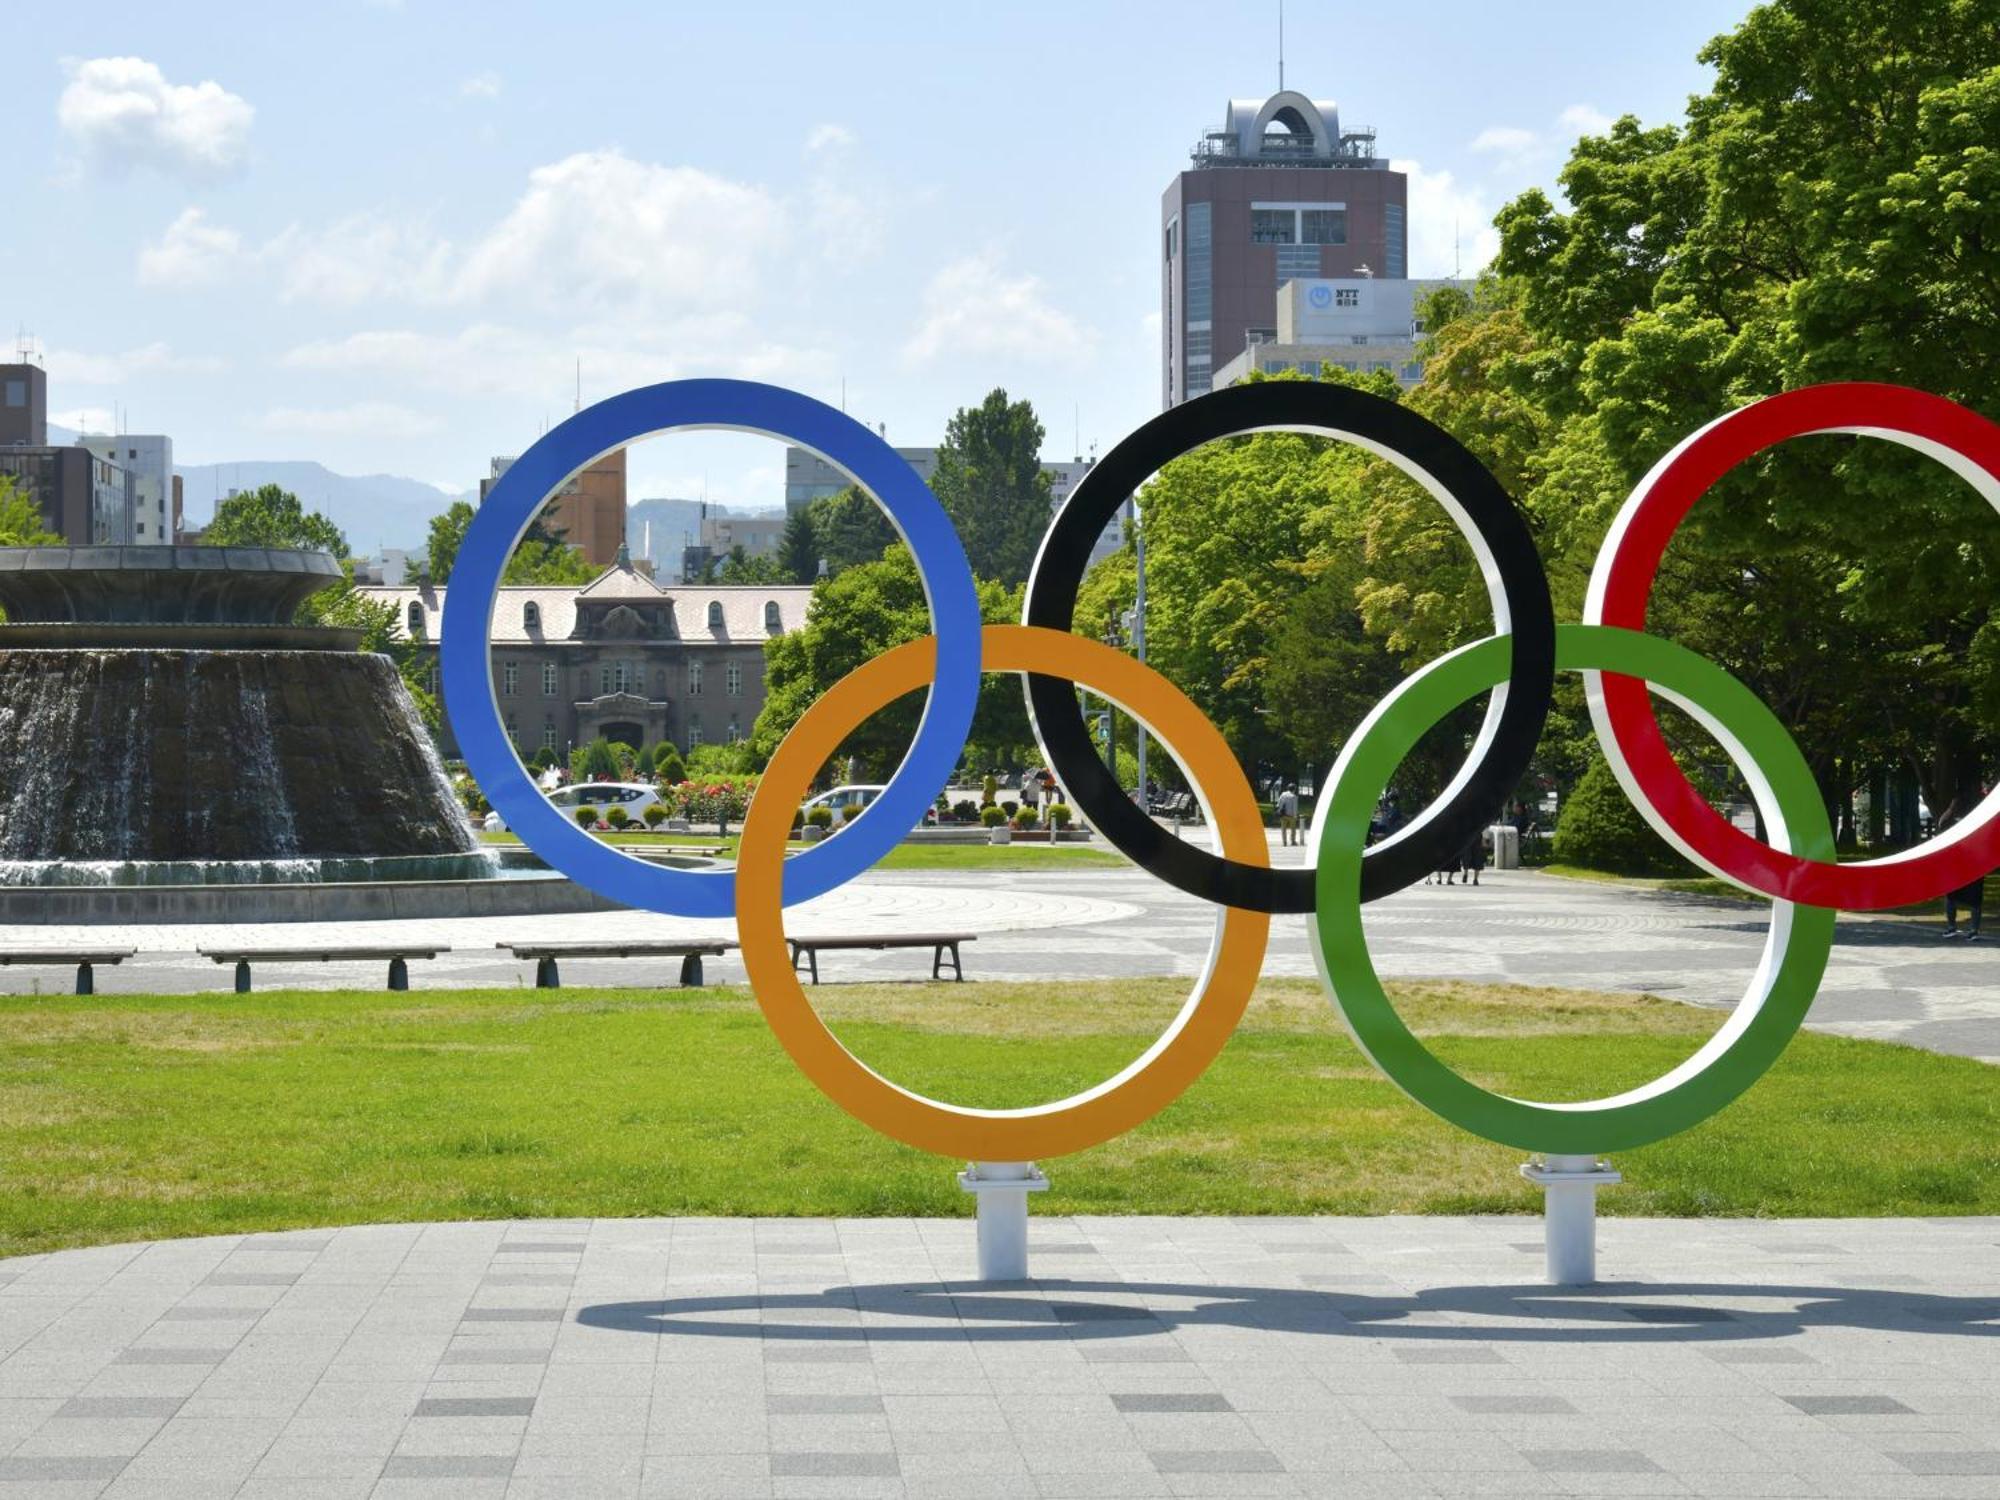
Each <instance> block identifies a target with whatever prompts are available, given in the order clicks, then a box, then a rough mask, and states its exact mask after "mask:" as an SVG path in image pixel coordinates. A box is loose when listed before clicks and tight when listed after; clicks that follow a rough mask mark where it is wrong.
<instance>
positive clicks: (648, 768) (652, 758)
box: [632, 745, 659, 781]
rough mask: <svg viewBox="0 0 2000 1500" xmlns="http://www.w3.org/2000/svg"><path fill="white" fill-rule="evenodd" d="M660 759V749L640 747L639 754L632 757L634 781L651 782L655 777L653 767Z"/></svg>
mask: <svg viewBox="0 0 2000 1500" xmlns="http://www.w3.org/2000/svg"><path fill="white" fill-rule="evenodd" d="M658 758H659V750H658V747H656V746H653V745H641V746H640V747H639V753H638V754H637V755H635V756H633V757H632V779H633V780H634V781H649V780H651V779H652V776H653V767H654V765H655V763H656V762H657V760H658Z"/></svg>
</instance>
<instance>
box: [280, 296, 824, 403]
mask: <svg viewBox="0 0 2000 1500" xmlns="http://www.w3.org/2000/svg"><path fill="white" fill-rule="evenodd" d="M279 363H280V364H281V365H283V366H285V367H286V368H288V369H295V370H319V371H325V372H329V373H335V374H347V375H365V376H368V377H370V378H372V379H377V380H380V379H388V380H393V381H397V382H399V383H402V384H405V385H409V386H411V387H414V388H417V389H422V390H430V391H437V392H441V393H444V394H448V395H467V394H470V395H476V396H506V397H510V398H518V399H524V400H531V401H551V400H560V401H562V402H563V403H564V404H565V405H567V403H568V400H569V398H570V393H571V392H572V391H573V390H574V389H575V384H574V382H575V380H576V375H577V367H578V365H579V363H580V364H581V366H582V374H583V385H584V395H585V397H586V399H588V398H589V397H590V393H591V392H593V391H596V392H599V393H602V392H606V391H618V390H627V389H630V388H631V387H633V386H639V385H651V384H653V383H655V382H657V381H662V380H675V379H681V378H684V377H688V376H694V375H734V376H738V377H740V378H743V379H746V380H777V381H782V382H784V383H785V384H788V385H799V384H804V383H807V382H809V381H811V380H814V379H823V378H825V377H826V375H827V373H828V372H829V370H830V368H831V365H832V361H831V360H830V359H828V358H827V356H825V355H824V354H821V353H819V352H818V351H814V350H807V349H799V348H794V347H791V346H788V345H784V344H772V343H765V342H760V341H759V340H758V339H757V336H756V330H755V328H754V327H753V326H752V325H751V323H750V321H749V320H748V319H747V318H744V317H741V316H738V315H736V314H730V313H717V314H700V315H693V316H688V317H683V318H676V319H671V320H668V321H665V322H659V323H649V324H646V325H643V326H631V327H626V328H621V329H611V328H606V329H597V330H572V331H571V333H570V334H568V335H563V334H560V333H547V334H543V333H531V332H528V331H525V330H522V329H519V328H513V327H507V326H504V325H501V324H497V323H475V324H473V325H471V326H470V327H467V328H465V329H462V330H460V331H459V332H458V333H455V334H435V333H420V332H417V331H415V330H413V329H403V328H386V329H372V330H369V331H367V332H364V333H355V334H349V335H348V336H347V337H345V338H339V339H325V340H320V341H318V342H315V343H309V344H302V345H300V346H298V347H297V348H295V349H292V350H290V351H288V352H287V353H286V354H285V355H284V356H283V357H282V358H281V359H280V361H279Z"/></svg>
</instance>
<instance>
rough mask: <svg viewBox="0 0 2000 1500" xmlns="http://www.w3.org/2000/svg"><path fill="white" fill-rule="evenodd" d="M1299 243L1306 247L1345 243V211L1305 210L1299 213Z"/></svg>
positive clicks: (1337, 209)
mask: <svg viewBox="0 0 2000 1500" xmlns="http://www.w3.org/2000/svg"><path fill="white" fill-rule="evenodd" d="M1299 241H1300V243H1301V244H1306V245H1344V244H1346V243H1347V210H1346V209H1344V208H1306V209H1301V210H1300V211H1299Z"/></svg>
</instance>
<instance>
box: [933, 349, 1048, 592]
mask: <svg viewBox="0 0 2000 1500" xmlns="http://www.w3.org/2000/svg"><path fill="white" fill-rule="evenodd" d="M1045 435H1046V434H1045V433H1044V431H1043V428H1042V424H1041V422H1040V420H1038V419H1037V418H1036V416H1035V409H1034V407H1033V406H1031V405H1030V404H1029V403H1028V402H1026V401H1011V402H1010V401H1009V400H1008V399H1007V393H1006V392H1005V391H1004V390H998V389H996V390H993V391H991V392H989V393H988V394H987V397H986V399H985V400H984V401H982V402H981V403H980V404H979V405H977V406H968V407H961V408H960V409H959V410H958V411H957V412H956V413H954V414H953V416H952V419H951V420H950V421H949V422H948V423H946V424H945V434H944V445H943V446H942V447H940V448H939V449H938V456H937V472H936V473H935V474H934V475H933V476H932V478H931V489H932V490H933V491H934V492H935V493H936V495H937V497H938V501H939V503H940V504H942V505H943V506H944V510H945V514H946V515H948V516H950V517H951V523H952V525H953V526H954V527H955V528H957V531H958V535H959V539H960V540H961V541H962V542H963V543H964V544H965V555H966V558H967V560H968V561H970V562H971V564H972V571H973V574H974V575H975V576H976V577H980V578H994V579H998V580H999V581H1000V582H1001V583H1004V584H1006V585H1008V586H1009V587H1013V586H1015V585H1017V584H1021V583H1024V582H1026V581H1027V577H1028V570H1029V569H1030V568H1032V567H1033V566H1034V562H1035V549H1036V548H1037V547H1039V546H1040V545H1041V541H1042V536H1043V534H1044V533H1045V532H1046V531H1047V530H1048V526H1049V512H1050V505H1051V501H1050V498H1049V476H1048V474H1047V472H1046V471H1045V470H1044V469H1043V468H1042V439H1043V437H1044V436H1045Z"/></svg>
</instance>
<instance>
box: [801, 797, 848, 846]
mask: <svg viewBox="0 0 2000 1500" xmlns="http://www.w3.org/2000/svg"><path fill="white" fill-rule="evenodd" d="M806 821H807V822H808V823H810V824H812V826H813V827H815V828H831V827H833V809H832V808H830V807H828V806H827V805H826V804H825V803H824V802H822V803H821V804H820V805H819V806H818V807H815V808H814V809H813V810H812V811H811V812H809V813H807V814H806ZM842 847H843V848H844V847H846V846H845V845H843V846H842Z"/></svg>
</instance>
